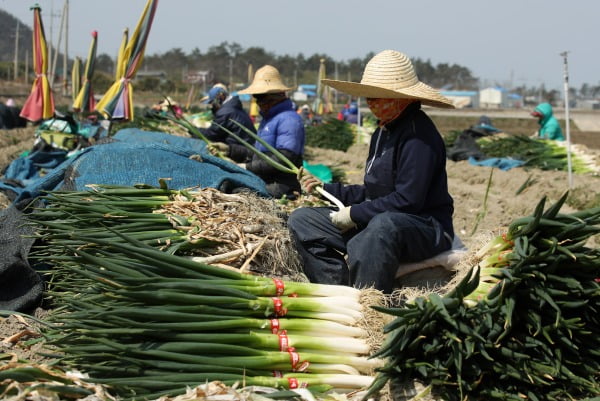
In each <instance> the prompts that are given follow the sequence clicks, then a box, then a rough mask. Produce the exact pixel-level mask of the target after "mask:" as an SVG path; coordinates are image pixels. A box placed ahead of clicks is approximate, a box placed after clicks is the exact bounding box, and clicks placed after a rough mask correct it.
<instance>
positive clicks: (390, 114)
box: [367, 98, 413, 126]
mask: <svg viewBox="0 0 600 401" xmlns="http://www.w3.org/2000/svg"><path fill="white" fill-rule="evenodd" d="M412 102H413V101H412V100H410V99H373V98H368V99H367V104H368V105H369V109H371V112H372V113H373V115H374V116H375V117H376V118H377V119H378V120H379V125H380V126H384V125H386V124H387V123H389V122H390V121H393V120H395V119H396V118H397V117H398V116H399V115H400V114H402V112H403V111H404V109H405V108H406V106H408V105H409V104H410V103H412Z"/></svg>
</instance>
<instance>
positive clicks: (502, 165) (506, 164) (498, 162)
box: [469, 157, 525, 171]
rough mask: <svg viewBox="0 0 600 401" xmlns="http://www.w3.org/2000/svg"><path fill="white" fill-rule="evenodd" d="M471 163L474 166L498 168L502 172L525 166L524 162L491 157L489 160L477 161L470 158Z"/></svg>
mask: <svg viewBox="0 0 600 401" xmlns="http://www.w3.org/2000/svg"><path fill="white" fill-rule="evenodd" d="M469 163H470V164H472V165H474V166H486V167H496V168H499V169H500V170H504V171H507V170H510V169H511V168H514V167H520V166H522V165H523V164H525V162H524V161H522V160H517V159H511V158H507V157H490V158H488V159H483V160H477V159H475V158H474V157H469Z"/></svg>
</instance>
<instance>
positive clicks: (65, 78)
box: [63, 0, 69, 95]
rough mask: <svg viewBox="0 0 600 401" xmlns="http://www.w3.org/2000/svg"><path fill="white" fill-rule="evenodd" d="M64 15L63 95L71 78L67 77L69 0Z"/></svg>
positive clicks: (66, 0) (66, 1)
mask: <svg viewBox="0 0 600 401" xmlns="http://www.w3.org/2000/svg"><path fill="white" fill-rule="evenodd" d="M63 15H64V17H65V52H64V54H63V95H66V94H67V87H68V83H69V80H68V78H67V69H68V61H69V0H65V7H64V9H63Z"/></svg>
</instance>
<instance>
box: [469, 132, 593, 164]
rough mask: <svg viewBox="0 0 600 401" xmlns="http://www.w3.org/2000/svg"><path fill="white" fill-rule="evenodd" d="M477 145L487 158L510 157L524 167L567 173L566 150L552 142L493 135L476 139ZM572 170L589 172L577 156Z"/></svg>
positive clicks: (525, 137)
mask: <svg viewBox="0 0 600 401" xmlns="http://www.w3.org/2000/svg"><path fill="white" fill-rule="evenodd" d="M477 144H478V145H479V146H480V148H481V151H482V152H483V154H485V155H486V156H487V157H511V158H513V159H517V160H522V161H523V162H525V164H524V166H526V167H535V168H539V169H540V170H559V171H567V167H568V163H567V149H566V148H565V146H563V145H561V144H559V143H557V142H556V141H553V140H549V139H546V140H544V139H538V138H530V137H528V136H525V135H510V136H495V135H493V136H489V137H483V138H480V139H478V140H477ZM572 169H573V172H575V173H588V172H590V171H591V169H590V168H589V167H587V166H586V164H585V162H584V161H583V160H582V159H581V158H579V157H577V155H573V157H572Z"/></svg>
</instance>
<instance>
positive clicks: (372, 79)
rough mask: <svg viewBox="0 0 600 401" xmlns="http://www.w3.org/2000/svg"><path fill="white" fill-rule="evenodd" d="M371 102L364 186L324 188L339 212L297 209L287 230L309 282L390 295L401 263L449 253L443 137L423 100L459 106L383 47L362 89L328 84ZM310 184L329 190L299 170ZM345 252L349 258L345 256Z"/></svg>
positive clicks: (307, 187)
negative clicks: (373, 126)
mask: <svg viewBox="0 0 600 401" xmlns="http://www.w3.org/2000/svg"><path fill="white" fill-rule="evenodd" d="M322 83H324V84H326V85H329V86H331V87H333V88H335V89H337V90H338V91H340V92H344V93H347V94H350V95H353V96H357V97H359V96H363V97H366V99H367V104H368V106H369V108H370V110H371V112H372V113H373V114H374V115H375V117H376V118H377V119H378V128H377V129H376V131H375V132H374V133H373V135H372V138H371V144H370V147H369V154H368V158H367V161H366V168H365V176H364V184H363V185H342V184H340V183H332V184H325V185H324V186H323V187H324V189H325V190H326V191H328V192H330V193H331V194H333V195H334V196H336V197H337V198H338V199H340V200H341V201H342V202H343V203H344V205H347V206H346V207H344V208H343V209H341V210H338V211H332V209H330V208H318V207H307V208H299V209H296V210H294V211H293V212H292V213H291V214H290V216H289V218H288V227H289V230H290V233H291V236H292V238H293V239H294V242H295V244H296V247H297V249H298V252H299V254H300V257H301V259H302V261H303V266H304V272H305V274H306V276H307V277H308V279H309V280H310V281H311V282H315V283H324V284H339V285H351V286H355V287H357V288H364V287H371V286H373V287H374V288H376V289H378V290H381V291H383V292H385V293H390V292H391V291H392V290H393V287H394V277H395V274H396V271H397V270H398V268H399V266H400V264H401V263H410V262H418V261H422V260H425V259H428V258H430V257H432V256H435V255H437V254H439V253H441V252H444V251H447V250H449V249H450V248H451V246H452V240H453V238H454V230H453V225H452V214H453V211H454V206H453V200H452V197H451V196H450V194H449V193H448V179H447V174H446V151H445V146H444V142H443V139H442V137H441V135H440V133H439V132H438V130H437V128H436V127H435V125H434V124H433V122H432V121H431V119H430V118H429V117H428V116H427V115H426V114H425V113H424V112H423V110H421V104H426V105H429V106H434V107H441V108H453V107H454V106H453V104H452V102H451V101H450V100H449V99H447V98H445V97H443V96H442V95H441V94H440V93H439V92H437V91H436V90H434V89H433V88H431V87H429V86H428V85H426V84H424V83H422V82H420V81H419V80H418V77H417V75H416V73H415V71H414V68H413V65H412V63H411V61H410V59H409V58H408V57H407V56H406V55H404V54H403V53H400V52H397V51H393V50H385V51H383V52H381V53H379V54H377V55H375V56H374V57H373V58H372V59H371V60H370V61H369V62H368V64H367V65H366V67H365V70H364V72H363V76H362V80H361V82H360V83H355V82H347V81H335V80H328V79H324V80H322ZM299 175H300V181H301V183H302V188H303V189H304V190H305V191H307V192H309V193H311V192H313V193H314V192H315V188H316V187H317V186H320V185H323V184H322V183H321V182H320V181H319V180H318V179H317V178H316V177H314V176H312V175H310V174H309V173H308V172H306V171H305V170H301V173H300V174H299ZM345 256H347V261H346V257H345Z"/></svg>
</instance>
